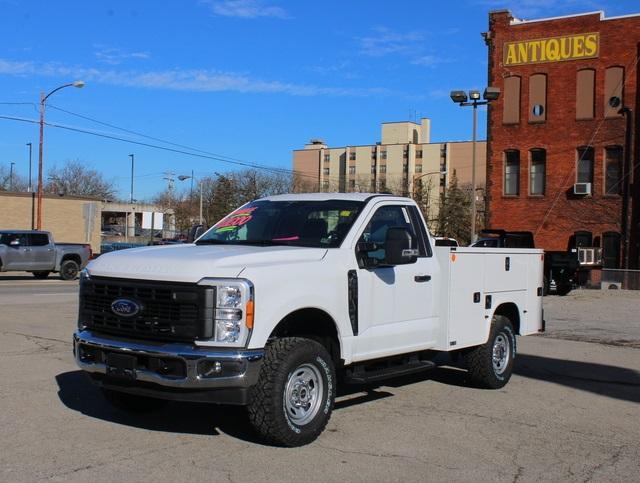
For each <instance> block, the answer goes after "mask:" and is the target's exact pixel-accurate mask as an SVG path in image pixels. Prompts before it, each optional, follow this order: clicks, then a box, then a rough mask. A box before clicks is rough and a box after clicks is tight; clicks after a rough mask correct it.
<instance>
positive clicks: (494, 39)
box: [487, 11, 640, 250]
mask: <svg viewBox="0 0 640 483" xmlns="http://www.w3.org/2000/svg"><path fill="white" fill-rule="evenodd" d="M489 27H490V30H489V32H488V39H487V45H488V47H489V48H488V54H489V85H492V86H497V87H500V88H501V89H504V79H505V78H507V77H509V76H520V77H521V98H520V122H519V123H518V124H513V125H505V124H503V96H501V98H500V99H499V100H498V101H497V102H495V103H494V104H493V105H492V107H491V109H490V110H489V118H488V158H489V162H488V165H487V180H488V187H487V189H488V197H489V199H488V209H489V213H488V223H489V225H490V226H491V227H494V228H505V229H509V230H529V231H533V232H534V233H535V239H536V243H537V245H538V246H539V247H541V248H544V249H547V250H565V249H567V246H568V242H569V237H570V236H571V235H572V234H573V233H574V232H575V231H579V230H585V231H590V232H592V233H593V236H594V237H600V236H602V234H603V233H604V232H608V231H613V232H620V231H621V207H622V203H621V196H619V195H605V194H604V148H605V146H608V145H619V146H624V145H625V131H626V130H625V118H624V116H620V117H618V118H613V119H605V116H604V110H605V104H604V103H605V93H604V83H605V69H606V68H608V67H611V66H624V67H625V81H624V95H623V105H626V106H628V107H631V108H632V109H634V112H635V113H637V112H638V109H637V108H638V100H637V75H636V73H637V70H636V69H637V67H636V63H637V54H638V44H639V43H640V16H631V17H627V18H619V19H611V20H602V19H601V17H600V14H590V15H581V16H574V17H568V18H562V19H555V20H549V21H537V22H522V23H519V22H511V15H510V14H509V12H506V11H500V12H493V13H491V14H490V16H489ZM589 32H599V35H600V47H599V55H598V57H597V58H592V59H579V60H566V61H561V62H552V63H535V64H527V65H510V66H505V65H504V57H503V55H504V54H503V46H504V43H505V42H510V41H520V40H534V39H543V38H548V37H554V36H562V35H572V34H581V33H589ZM584 68H591V69H595V116H594V119H592V120H580V121H577V120H576V76H577V72H578V70H580V69H584ZM538 73H544V74H546V75H547V96H546V99H547V100H546V121H545V122H542V123H531V122H529V109H530V106H529V79H530V77H531V75H533V74H538ZM584 145H591V146H593V147H594V150H595V162H594V183H593V189H594V193H593V195H592V196H587V197H576V196H573V195H572V194H570V193H571V191H572V188H573V184H574V183H575V182H576V159H577V155H576V148H577V147H578V146H584ZM532 148H543V149H546V152H547V158H546V192H545V195H544V196H530V195H529V189H528V188H529V157H528V152H529V150H530V149H532ZM508 149H518V150H519V151H520V194H519V196H515V197H510V196H505V195H504V193H503V182H504V179H503V173H504V170H503V156H504V154H503V153H504V151H505V150H508ZM634 159H635V156H633V155H632V157H631V160H632V164H635V162H634V161H633V160H634Z"/></svg>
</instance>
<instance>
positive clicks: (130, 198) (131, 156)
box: [129, 154, 135, 203]
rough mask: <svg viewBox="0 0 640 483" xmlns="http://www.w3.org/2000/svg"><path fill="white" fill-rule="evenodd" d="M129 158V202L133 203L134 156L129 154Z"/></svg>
mask: <svg viewBox="0 0 640 483" xmlns="http://www.w3.org/2000/svg"><path fill="white" fill-rule="evenodd" d="M129 157H130V158H131V195H130V197H129V201H130V202H131V203H133V166H134V159H135V156H134V155H133V154H130V155H129Z"/></svg>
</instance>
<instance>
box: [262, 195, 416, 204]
mask: <svg viewBox="0 0 640 483" xmlns="http://www.w3.org/2000/svg"><path fill="white" fill-rule="evenodd" d="M376 197H388V198H394V199H396V198H398V199H402V200H407V199H408V198H403V197H399V196H394V195H390V194H383V193H291V194H284V195H274V196H266V197H264V198H260V199H261V200H268V201H329V200H346V201H362V202H367V201H369V200H370V199H371V198H376Z"/></svg>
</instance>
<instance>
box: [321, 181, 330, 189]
mask: <svg viewBox="0 0 640 483" xmlns="http://www.w3.org/2000/svg"><path fill="white" fill-rule="evenodd" d="M322 189H323V190H324V191H328V190H329V181H323V182H322Z"/></svg>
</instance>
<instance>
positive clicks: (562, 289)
mask: <svg viewBox="0 0 640 483" xmlns="http://www.w3.org/2000/svg"><path fill="white" fill-rule="evenodd" d="M569 292H571V284H565V285H559V286H558V288H557V289H556V294H558V295H567V294H568V293H569Z"/></svg>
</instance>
